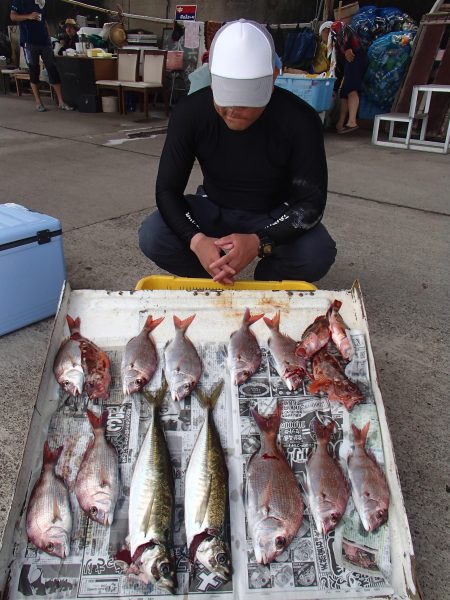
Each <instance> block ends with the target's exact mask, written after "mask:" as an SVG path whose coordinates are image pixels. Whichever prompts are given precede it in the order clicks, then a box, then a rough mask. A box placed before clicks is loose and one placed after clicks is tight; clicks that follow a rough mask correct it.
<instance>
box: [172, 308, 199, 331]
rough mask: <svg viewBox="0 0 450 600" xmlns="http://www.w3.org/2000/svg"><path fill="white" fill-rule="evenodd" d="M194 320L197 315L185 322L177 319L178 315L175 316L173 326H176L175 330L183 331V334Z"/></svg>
mask: <svg viewBox="0 0 450 600" xmlns="http://www.w3.org/2000/svg"><path fill="white" fill-rule="evenodd" d="M194 319H195V313H194V314H193V315H191V316H190V317H188V318H187V319H184V320H183V319H180V317H177V316H176V315H173V324H174V325H175V329H181V331H182V332H183V333H186V330H187V328H188V327H189V325H190V324H191V323H192V321H193V320H194Z"/></svg>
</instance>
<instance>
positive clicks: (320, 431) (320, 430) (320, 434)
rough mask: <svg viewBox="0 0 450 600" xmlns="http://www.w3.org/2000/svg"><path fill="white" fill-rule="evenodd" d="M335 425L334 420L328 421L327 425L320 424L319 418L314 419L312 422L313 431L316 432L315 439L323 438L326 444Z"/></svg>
mask: <svg viewBox="0 0 450 600" xmlns="http://www.w3.org/2000/svg"><path fill="white" fill-rule="evenodd" d="M335 425H336V424H335V422H334V421H330V422H329V423H328V425H322V423H321V422H320V421H319V419H316V421H315V423H314V431H315V432H316V435H317V440H318V441H319V440H323V441H324V442H325V444H328V442H329V441H330V438H331V435H332V433H333V431H334V428H335Z"/></svg>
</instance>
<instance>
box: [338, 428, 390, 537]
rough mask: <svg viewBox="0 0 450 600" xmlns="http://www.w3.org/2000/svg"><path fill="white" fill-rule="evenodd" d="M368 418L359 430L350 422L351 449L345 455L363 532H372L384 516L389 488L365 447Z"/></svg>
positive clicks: (385, 518)
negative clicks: (352, 440) (352, 445)
mask: <svg viewBox="0 0 450 600" xmlns="http://www.w3.org/2000/svg"><path fill="white" fill-rule="evenodd" d="M369 427H370V421H368V422H367V423H366V424H365V425H364V427H363V428H362V429H361V430H360V429H358V428H357V427H356V426H355V425H353V424H352V430H353V436H354V438H355V449H354V451H353V453H352V454H351V455H350V456H349V457H348V475H349V478H350V483H351V484H352V497H353V502H354V503H355V506H356V510H357V511H358V514H359V517H360V519H361V522H362V524H363V526H364V529H365V530H366V531H375V530H376V529H378V527H379V526H380V525H382V524H383V523H385V522H386V521H387V519H388V512H389V488H388V484H387V481H386V477H385V474H384V473H383V471H382V469H381V467H380V465H379V464H378V463H377V461H376V459H375V456H374V455H373V454H372V452H370V451H369V450H366V441H367V434H368V432H369Z"/></svg>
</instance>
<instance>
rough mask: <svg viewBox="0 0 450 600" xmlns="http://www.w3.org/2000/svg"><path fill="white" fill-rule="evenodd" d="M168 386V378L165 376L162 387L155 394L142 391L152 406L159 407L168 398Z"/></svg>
mask: <svg viewBox="0 0 450 600" xmlns="http://www.w3.org/2000/svg"><path fill="white" fill-rule="evenodd" d="M167 388H168V384H167V380H166V378H165V377H164V376H163V380H162V382H161V387H160V388H159V390H157V391H156V392H155V393H154V394H152V393H151V392H147V391H145V390H143V391H142V393H143V394H144V396H145V398H146V399H147V401H148V403H149V404H150V405H151V406H156V407H159V406H161V404H162V403H163V402H164V398H165V397H166V392H167Z"/></svg>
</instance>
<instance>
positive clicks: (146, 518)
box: [141, 494, 155, 535]
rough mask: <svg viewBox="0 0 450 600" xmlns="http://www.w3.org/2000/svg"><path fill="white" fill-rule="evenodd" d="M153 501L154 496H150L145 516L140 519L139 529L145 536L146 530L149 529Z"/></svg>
mask: <svg viewBox="0 0 450 600" xmlns="http://www.w3.org/2000/svg"><path fill="white" fill-rule="evenodd" d="M154 500H155V496H154V494H152V497H151V498H150V502H149V503H148V506H147V510H146V511H145V515H144V517H143V519H142V525H141V529H142V531H143V533H144V534H145V535H147V533H148V530H149V528H150V519H151V516H152V509H153V502H154Z"/></svg>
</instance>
